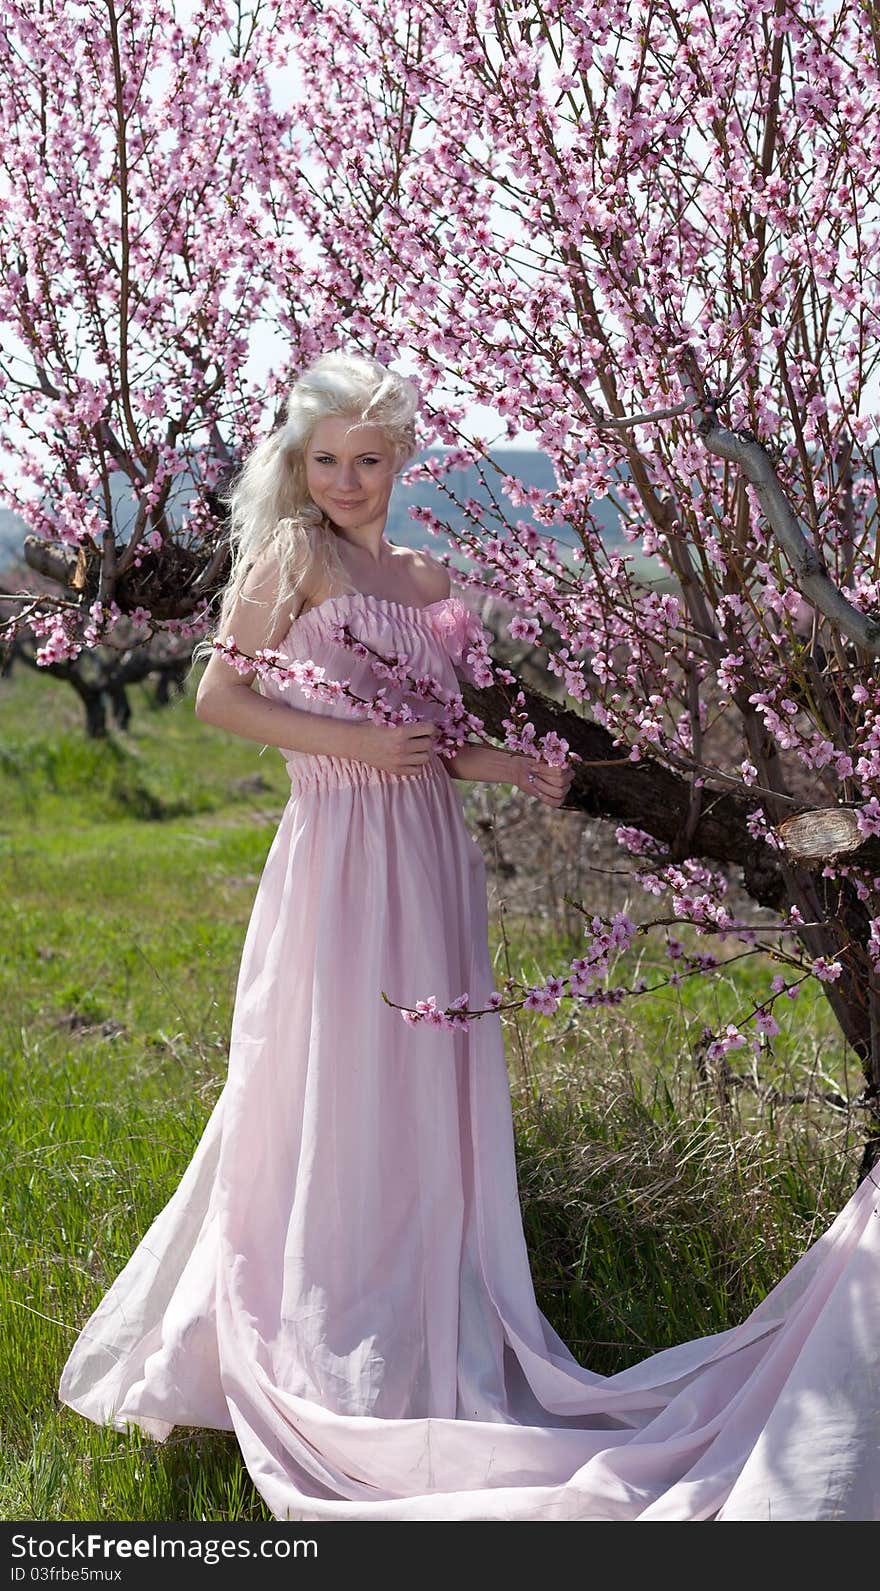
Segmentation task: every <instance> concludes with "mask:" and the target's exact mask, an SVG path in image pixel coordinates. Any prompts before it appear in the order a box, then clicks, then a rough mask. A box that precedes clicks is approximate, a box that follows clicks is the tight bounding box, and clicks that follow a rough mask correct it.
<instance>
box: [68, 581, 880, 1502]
mask: <svg viewBox="0 0 880 1591" xmlns="http://www.w3.org/2000/svg"><path fill="white" fill-rule="evenodd" d="M341 619H344V620H345V622H346V623H347V624H348V625H349V626H350V628H351V630H352V631H353V632H354V633H355V634H356V635H358V636H359V637H361V638H362V639H363V640H365V641H366V642H367V643H368V644H369V645H370V646H372V647H375V648H376V649H377V650H379V651H382V652H383V653H385V654H387V653H389V652H390V651H392V650H393V651H395V652H402V653H404V654H406V656H407V657H408V658H409V659H410V660H411V664H412V668H413V671H414V672H415V673H424V672H432V673H434V674H435V675H437V676H438V677H440V678H441V679H442V680H443V681H444V683H445V684H446V685H448V686H450V687H452V688H456V685H457V680H456V670H458V671H459V673H462V672H464V671H465V669H466V665H465V663H464V661H463V652H464V649H465V648H466V645H467V642H468V635H469V631H470V625H469V615H468V610H467V609H466V608H465V606H464V604H463V603H462V602H461V601H460V600H459V599H458V598H456V597H449V598H446V599H444V600H442V601H441V602H435V603H431V604H429V605H428V606H426V607H423V608H416V607H410V606H406V605H404V604H401V603H398V602H393V601H387V600H385V599H381V598H377V597H371V596H364V595H359V594H356V595H354V596H345V597H338V598H334V599H331V600H330V601H328V602H326V603H323V604H322V605H321V606H320V608H316V609H312V610H311V611H310V612H309V613H307V614H305V615H303V616H302V617H301V618H299V619H298V620H296V621H294V623H293V624H292V626H291V628H290V631H289V634H288V636H287V638H286V642H285V645H284V648H283V650H285V652H286V655H288V656H289V657H290V658H300V659H308V658H311V659H313V660H314V661H315V662H316V663H317V664H320V665H323V666H324V667H325V668H326V672H327V676H328V677H329V678H335V679H350V680H351V682H352V685H353V686H354V688H355V689H357V690H359V691H360V693H361V694H369V695H372V694H374V691H375V686H376V681H375V679H372V681H371V678H370V671H369V662H368V661H367V660H357V659H353V657H352V654H351V653H350V652H348V651H344V650H342V649H341V648H340V646H339V644H338V641H337V640H335V639H334V636H333V626H334V624H335V623H338V622H339V621H340V620H341ZM472 622H473V621H471V623H472ZM261 689H263V690H264V692H266V693H267V694H269V695H273V696H277V697H278V699H279V700H282V701H288V702H290V703H291V704H294V705H304V706H310V707H311V708H312V710H314V711H320V712H328V711H331V710H332V711H335V712H341V713H345V712H346V711H350V709H349V708H347V707H346V705H345V703H344V702H341V703H339V704H336V705H334V707H333V708H332V709H331V708H329V707H328V706H326V705H324V704H317V703H315V702H314V701H312V702H308V701H303V700H299V699H298V698H297V693H296V691H295V690H291V691H290V692H289V693H283V694H282V693H281V692H280V690H278V688H277V687H276V686H274V685H266V684H263V685H262V686H261ZM395 689H397V690H400V687H395ZM389 694H390V692H389ZM284 755H285V757H286V760H287V764H288V767H289V770H290V777H291V786H292V793H291V798H290V801H289V802H288V804H287V806H286V808H285V810H284V813H283V816H282V818H281V821H280V824H279V827H278V830H277V833H276V835H275V838H274V841H273V843H272V847H271V850H270V852H269V855H268V858H267V860H266V864H265V869H264V871H263V875H262V878H261V881H260V885H259V889H258V892H257V896H256V900H255V903H254V908H253V914H252V916H251V920H250V924H249V927H248V931H247V936H246V939H245V944H244V949H243V954H242V959H241V966H240V972H239V977H238V984H237V992H236V1002H235V1012H234V1019H233V1027H232V1036H231V1048H230V1055H229V1070H228V1076H227V1080H226V1083H225V1086H224V1088H223V1091H222V1093H221V1095H220V1097H219V1098H218V1100H217V1104H216V1105H215V1107H214V1110H213V1112H212V1114H211V1116H210V1119H209V1120H208V1123H207V1125H206V1128H205V1131H204V1135H203V1137H202V1138H201V1140H200V1142H199V1145H198V1147H197V1149H196V1151H195V1154H194V1155H193V1158H192V1160H191V1162H190V1164H189V1166H188V1168H187V1170H186V1171H185V1173H184V1175H183V1178H182V1180H181V1182H180V1184H179V1186H178V1188H177V1190H176V1191H175V1193H174V1194H173V1196H172V1198H171V1199H170V1201H169V1202H168V1203H167V1204H166V1206H165V1208H164V1209H163V1210H161V1211H160V1213H159V1214H158V1215H157V1216H156V1218H155V1220H154V1221H153V1223H152V1225H151V1226H150V1228H149V1230H148V1231H147V1232H146V1234H145V1236H144V1238H143V1240H142V1241H141V1243H140V1244H139V1246H138V1247H137V1248H136V1250H135V1252H134V1254H133V1255H132V1256H131V1258H130V1260H129V1261H128V1263H127V1264H126V1266H125V1267H124V1269H123V1270H122V1271H121V1273H120V1274H119V1276H118V1277H117V1278H116V1280H115V1281H114V1283H113V1285H112V1286H111V1287H110V1289H109V1291H108V1292H107V1293H106V1295H105V1296H104V1298H103V1299H102V1301H101V1302H100V1303H99V1305H98V1307H97V1309H96V1310H95V1311H94V1313H93V1314H92V1315H91V1317H90V1318H89V1319H88V1321H87V1322H86V1323H85V1325H84V1327H83V1329H82V1331H81V1334H80V1336H79V1337H78V1338H77V1340H76V1342H75V1344H74V1347H73V1350H72V1352H71V1354H70V1356H69V1358H68V1360H67V1363H66V1364H65V1366H64V1370H63V1373H62V1376H61V1383H60V1389H59V1390H60V1397H61V1399H62V1401H63V1402H64V1403H66V1404H69V1405H70V1406H71V1407H72V1408H74V1409H77V1410H78V1411H79V1412H80V1413H81V1414H83V1415H85V1416H86V1417H88V1418H89V1419H90V1420H94V1421H95V1422H97V1423H99V1424H107V1425H111V1426H114V1427H116V1428H117V1429H120V1430H124V1429H125V1428H126V1427H127V1426H129V1425H135V1426H139V1427H141V1428H142V1429H143V1430H144V1431H146V1432H147V1433H149V1434H150V1435H152V1436H153V1437H156V1438H158V1439H159V1440H160V1441H161V1440H163V1439H164V1438H165V1437H166V1436H167V1435H168V1433H169V1432H170V1431H171V1430H172V1428H173V1427H174V1426H176V1425H179V1426H208V1427H218V1428H221V1429H225V1430H233V1431H234V1432H235V1433H236V1436H237V1438H238V1441H239V1444H240V1446H241V1450H242V1453H243V1456H244V1459H245V1462H246V1464H247V1467H248V1470H249V1471H250V1474H251V1476H252V1478H253V1481H254V1484H255V1486H256V1487H257V1489H258V1491H259V1492H260V1494H261V1495H262V1497H263V1498H264V1499H265V1501H266V1504H267V1505H268V1507H269V1509H270V1510H271V1512H272V1514H273V1515H274V1517H275V1518H277V1519H290V1520H305V1521H319V1520H346V1519H348V1520H373V1519H383V1520H384V1519H402V1520H406V1519H409V1520H429V1519H442V1520H465V1519H475V1520H548V1521H549V1520H747V1519H758V1520H830V1519H850V1520H869V1519H870V1520H876V1519H880V1453H878V1443H880V1374H878V1370H880V1357H878V1343H880V1331H878V1302H880V1199H878V1190H877V1187H876V1185H875V1184H874V1183H873V1182H872V1181H871V1180H867V1181H865V1182H864V1183H863V1184H862V1186H861V1188H860V1189H859V1191H858V1192H857V1193H856V1194H855V1196H854V1197H853V1198H852V1199H851V1200H850V1202H849V1203H848V1205H847V1206H846V1207H845V1209H844V1210H843V1211H842V1212H841V1214H840V1215H839V1216H838V1218H837V1219H836V1221H835V1222H834V1224H833V1225H832V1227H831V1228H830V1229H829V1230H828V1231H827V1232H826V1233H825V1235H824V1236H823V1237H821V1238H820V1239H819V1241H818V1242H817V1243H815V1244H814V1246H813V1247H812V1248H811V1249H810V1250H809V1251H808V1253H807V1254H806V1255H805V1256H804V1257H803V1259H801V1260H800V1261H799V1263H798V1264H797V1265H796V1266H795V1267H794V1269H793V1270H792V1271H791V1272H790V1273H789V1274H788V1276H787V1277H786V1278H785V1279H784V1280H783V1281H782V1283H781V1284H780V1285H779V1286H778V1287H776V1288H775V1289H774V1290H773V1292H771V1293H770V1294H769V1296H768V1297H767V1298H766V1299H765V1300H764V1302H763V1303H762V1304H761V1305H760V1306H759V1308H758V1309H756V1310H755V1312H754V1313H753V1314H752V1315H751V1316H750V1317H749V1318H748V1319H747V1320H746V1321H744V1322H743V1323H742V1324H741V1325H740V1326H737V1327H735V1328H733V1329H732V1330H730V1331H726V1332H722V1333H720V1334H718V1335H715V1336H710V1337H705V1338H701V1339H698V1340H696V1341H694V1342H689V1343H684V1344H682V1345H681V1346H679V1347H676V1348H672V1349H668V1350H665V1351H664V1352H662V1353H658V1354H656V1355H654V1356H653V1357H651V1358H649V1359H646V1360H644V1361H643V1362H642V1363H641V1364H638V1365H635V1366H634V1367H632V1368H630V1369H628V1370H625V1371H623V1372H621V1373H619V1374H617V1375H614V1376H611V1377H602V1376H599V1375H596V1374H594V1373H592V1372H591V1371H589V1370H587V1369H584V1368H583V1367H582V1366H581V1365H580V1364H579V1363H578V1362H577V1361H576V1360H575V1359H574V1358H573V1356H572V1355H571V1353H570V1352H569V1351H568V1349H567V1348H566V1347H565V1345H564V1343H563V1342H562V1341H561V1340H560V1338H559V1337H558V1336H557V1334H556V1333H555V1331H554V1330H553V1329H552V1327H551V1326H550V1324H549V1323H548V1321H547V1320H546V1319H545V1318H544V1316H543V1315H542V1314H541V1312H540V1311H539V1309H538V1307H537V1304H536V1301H535V1295H534V1291H533V1286H532V1280H531V1276H530V1272H529V1264H528V1257H527V1253H526V1248H525V1243H524V1239H523V1232H522V1224H521V1218H520V1210H519V1203H518V1197H517V1185H516V1174H515V1163H514V1145H513V1134H512V1125H511V1109H510V1095H509V1087H508V1078H507V1071H506V1066H505V1055H504V1047H503V1040H502V1028H501V1024H500V1020H499V1018H498V1017H497V1016H495V1015H491V1016H486V1017H483V1018H481V1019H480V1020H478V1021H476V1022H472V1023H471V1024H470V1025H469V1026H468V1027H467V1029H466V1030H465V1031H463V1032H444V1031H440V1030H438V1029H436V1028H427V1027H424V1026H419V1027H411V1026H408V1025H407V1024H406V1023H405V1022H404V1021H403V1020H402V1019H401V1016H400V1014H399V1012H398V1011H396V1010H394V1009H393V1008H392V1007H391V1006H390V1005H388V1004H386V1003H385V1002H384V1001H383V999H382V993H383V991H384V992H385V993H386V994H387V995H388V997H389V999H390V1000H393V1001H396V1002H398V1003H401V1004H412V1003H413V1002H415V1001H416V1000H417V999H420V998H422V997H424V996H425V995H427V994H435V995H436V996H437V997H438V999H439V1000H440V1002H441V1003H442V1004H444V1005H445V1004H446V1003H447V1002H448V1001H450V1000H451V999H453V998H454V997H455V996H457V995H459V994H461V993H463V992H465V991H467V992H468V993H469V994H470V996H471V1001H472V1003H473V1004H477V1003H479V1004H485V1001H486V997H487V996H488V995H489V993H490V992H491V990H492V988H493V981H494V980H493V975H492V968H491V964H490V958H489V951H488V946H487V920H486V891H485V877H484V870H483V863H482V858H481V854H480V851H479V849H478V847H477V845H476V843H475V842H474V841H473V840H472V839H471V837H470V836H469V834H468V832H467V829H466V827H465V823H464V820H463V815H462V807H461V801H460V797H459V794H458V791H457V789H456V786H455V783H454V781H453V780H452V779H451V778H450V776H449V774H448V772H447V770H446V768H445V766H444V765H443V763H442V761H441V759H440V758H439V757H437V756H433V757H432V759H431V761H430V762H429V764H428V765H427V766H426V767H425V768H424V770H422V771H420V772H419V773H417V774H415V775H409V776H392V775H389V774H385V773H381V772H379V771H377V770H375V769H372V768H370V767H367V766H366V765H365V764H359V763H356V762H353V761H346V760H344V759H334V758H332V757H326V756H310V755H304V754H302V753H298V752H286V753H284Z"/></svg>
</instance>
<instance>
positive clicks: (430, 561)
mask: <svg viewBox="0 0 880 1591" xmlns="http://www.w3.org/2000/svg"><path fill="white" fill-rule="evenodd" d="M398 555H399V556H403V557H404V559H405V561H406V562H405V566H406V569H407V571H408V572H409V573H410V574H411V575H412V578H413V581H414V583H415V584H416V585H417V586H418V588H419V591H420V592H421V594H422V600H423V601H424V602H439V601H440V600H441V599H442V598H443V597H448V596H449V592H450V589H451V584H450V579H449V570H448V569H444V567H443V565H442V563H438V562H437V560H436V558H432V557H431V555H430V553H427V552H419V551H417V550H416V549H415V548H413V547H401V548H399V549H398Z"/></svg>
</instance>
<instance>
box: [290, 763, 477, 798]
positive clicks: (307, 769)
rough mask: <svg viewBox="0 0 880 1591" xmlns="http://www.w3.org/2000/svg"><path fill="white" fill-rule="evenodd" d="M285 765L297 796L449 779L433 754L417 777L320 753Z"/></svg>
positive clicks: (443, 766) (445, 770) (444, 766)
mask: <svg viewBox="0 0 880 1591" xmlns="http://www.w3.org/2000/svg"><path fill="white" fill-rule="evenodd" d="M285 764H286V767H287V771H288V773H289V775H290V788H291V791H292V792H293V794H294V795H296V794H298V792H299V791H300V790H340V789H345V788H346V787H347V786H351V785H373V784H380V785H381V784H384V785H397V784H403V783H407V782H412V780H414V779H415V780H422V779H437V778H443V779H445V778H447V777H448V773H447V769H446V765H445V763H444V762H443V759H442V758H441V757H440V756H438V754H437V753H436V752H432V753H431V754H430V756H429V758H428V761H427V762H426V763H425V764H424V766H423V767H421V768H419V769H418V771H417V772H416V773H388V772H387V771H386V770H385V769H384V768H374V767H372V765H371V764H370V763H367V762H356V761H354V760H353V759H351V758H347V757H326V756H323V755H322V754H321V753H318V752H290V753H288V755H287V757H286V759H285Z"/></svg>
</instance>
